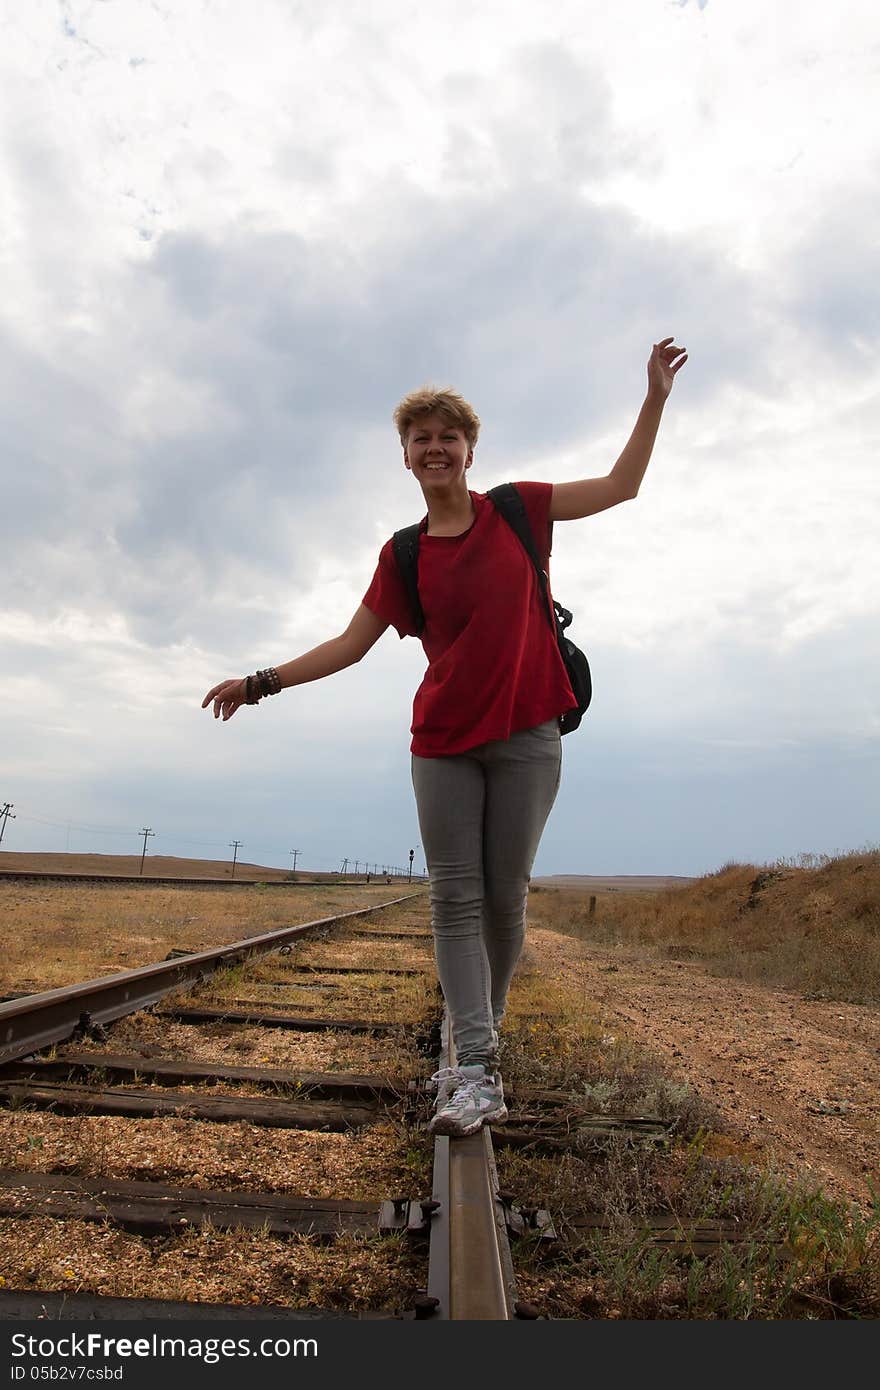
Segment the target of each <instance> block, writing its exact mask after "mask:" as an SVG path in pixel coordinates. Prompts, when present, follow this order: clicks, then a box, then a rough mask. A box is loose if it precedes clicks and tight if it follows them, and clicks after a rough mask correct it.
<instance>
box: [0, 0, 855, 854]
mask: <svg viewBox="0 0 880 1390" xmlns="http://www.w3.org/2000/svg"><path fill="white" fill-rule="evenodd" d="M2 38H3V42H2V45H0V55H2V56H0V90H2V92H3V93H4V96H3V106H4V111H3V123H2V160H0V200H2V211H3V215H2V228H0V237H2V240H0V247H2V250H0V256H2V297H0V352H2V359H3V366H2V371H0V398H2V408H3V415H4V422H3V452H2V464H0V467H2V494H0V495H2V509H0V528H2V546H3V559H4V565H3V573H4V585H3V599H4V603H3V610H2V613H0V693H2V698H3V711H4V713H3V719H2V734H0V809H2V805H3V804H4V803H5V802H11V803H13V805H14V810H15V816H16V819H15V820H14V821H12V820H10V821H9V822H8V823H7V829H6V834H5V836H4V840H3V849H4V850H6V849H9V850H13V849H14V850H37V849H39V850H64V849H68V848H69V849H70V850H73V851H86V850H89V851H101V852H106V853H135V852H138V851H139V849H140V846H141V843H142V841H141V839H140V837H139V835H138V831H139V829H140V828H141V827H145V826H149V827H152V828H153V829H154V830H155V832H156V835H155V838H153V839H152V840H151V841H150V846H149V848H150V851H151V852H153V853H156V854H158V853H168V854H180V855H187V856H190V855H192V856H203V855H204V856H208V857H212V858H213V857H218V858H227V857H231V850H230V848H229V846H230V842H231V841H233V840H235V839H238V840H240V841H241V842H242V847H241V849H240V851H239V856H240V857H242V858H245V859H249V860H252V861H255V862H262V863H266V864H270V863H271V864H280V865H287V864H289V863H290V856H289V851H290V850H292V849H294V848H296V849H298V850H300V852H301V853H300V857H299V863H300V866H301V867H302V866H303V865H305V866H307V867H308V866H311V867H314V868H316V869H317V868H325V867H338V866H339V865H340V864H341V862H342V859H343V857H348V858H349V860H351V861H354V860H359V861H361V862H363V861H365V860H370V861H377V862H381V863H392V864H405V863H406V862H407V854H408V850H409V849H410V848H414V849H415V850H416V866H417V867H419V862H420V859H421V847H420V845H419V843H418V830H417V823H416V819H415V813H414V807H413V802H412V792H411V788H410V783H409V752H408V748H409V733H408V730H409V722H410V709H411V701H412V694H413V691H414V689H415V687H416V685H417V684H418V682H419V680H420V678H421V673H422V670H423V668H424V657H423V654H422V651H421V647H420V646H419V644H418V643H417V642H415V641H413V640H408V641H405V642H400V641H399V639H398V638H397V636H396V634H395V633H394V632H393V631H389V632H388V633H386V634H385V636H384V637H383V638H382V639H381V640H380V642H379V643H378V644H377V646H376V647H375V648H374V649H373V651H372V652H371V653H370V654H369V656H368V657H367V658H366V660H365V661H364V662H363V663H361V664H360V665H358V666H356V667H354V668H353V669H352V670H349V671H347V672H344V673H342V674H340V675H338V676H335V677H332V678H330V679H329V680H327V681H324V682H320V683H318V684H316V685H312V686H307V687H301V688H300V689H298V690H292V691H286V692H284V693H283V694H282V695H281V696H280V697H279V698H278V699H277V700H275V699H273V700H270V701H266V702H264V703H263V704H262V705H260V706H259V707H258V708H256V709H244V710H242V711H240V712H239V713H238V714H237V715H236V716H235V718H234V719H233V720H232V721H231V722H230V723H228V724H226V725H222V724H219V723H215V722H214V721H213V719H211V718H210V716H209V714H208V713H207V712H203V711H202V710H201V709H200V703H201V699H202V697H203V695H204V693H205V691H206V690H207V689H208V688H209V687H210V686H211V685H213V684H214V683H215V682H216V681H218V680H220V679H222V678H223V677H226V676H237V675H241V674H243V673H245V672H246V671H249V670H253V669H254V668H255V667H257V666H265V665H268V664H278V663H280V662H281V661H284V660H287V659H288V658H290V657H291V656H294V655H297V654H298V653H299V652H301V651H303V650H306V649H307V648H309V647H311V646H313V645H315V644H316V643H317V642H319V641H322V640H324V639H325V638H326V637H329V636H333V635H334V634H335V633H337V632H338V631H340V630H341V629H342V628H343V627H344V626H345V625H346V624H347V622H348V619H349V618H350V616H351V614H352V612H353V611H354V609H355V608H356V607H357V604H358V603H359V601H360V599H361V597H362V595H363V593H364V591H365V589H366V587H367V585H368V583H369V580H370V577H371V575H372V572H373V568H374V566H375V562H376V557H377V554H378V550H379V548H380V546H381V544H382V543H383V541H384V540H385V539H386V538H387V537H388V536H389V535H390V533H391V532H392V531H393V530H394V529H395V528H396V527H397V526H401V525H405V524H407V523H409V522H410V521H414V520H417V519H418V518H419V516H420V515H422V512H423V507H422V499H421V495H420V493H419V492H418V489H417V487H416V485H415V484H414V483H413V480H412V478H411V477H410V475H409V474H408V473H407V472H406V471H405V470H404V468H403V466H402V462H401V453H400V448H399V445H398V442H397V440H396V437H395V434H394V430H393V426H392V423H391V413H392V410H393V408H394V406H395V404H396V402H397V401H398V399H399V398H400V397H401V396H402V395H403V394H404V393H405V392H406V391H408V390H410V389H412V388H413V387H415V386H417V385H420V384H422V383H423V382H426V381H433V382H435V383H437V384H440V385H445V384H447V383H450V384H452V385H454V386H456V387H457V388H458V389H459V390H461V391H463V392H464V394H465V395H466V396H467V397H468V398H469V399H470V400H472V401H473V403H474V405H475V406H476V408H477V411H478V413H479V415H480V417H481V419H482V421H483V428H482V433H481V437H480V442H479V445H478V447H477V452H476V459H475V465H474V468H473V470H472V473H471V475H470V477H471V486H472V487H475V488H477V489H480V490H482V489H485V488H488V487H490V486H492V485H493V484H495V483H498V482H502V481H505V480H507V479H518V478H535V479H544V480H547V481H550V482H556V481H559V482H561V481H565V480H569V479H573V478H578V477H582V476H590V475H594V474H601V473H605V472H607V470H608V468H609V467H610V466H611V465H612V464H613V462H614V460H615V458H616V457H617V454H618V453H619V451H620V449H621V448H622V446H623V444H624V443H625V441H626V439H627V437H628V435H629V432H630V429H631V428H632V425H633V423H634V420H635V416H636V414H637V412H638V408H639V405H640V404H641V401H642V398H643V393H644V388H645V363H646V361H647V357H648V354H649V352H650V348H651V344H652V342H654V341H656V340H657V339H658V338H660V337H662V336H665V335H667V334H674V335H675V336H676V341H677V342H679V343H681V344H683V345H685V346H686V347H687V349H688V351H689V353H690V360H689V361H688V363H687V365H686V366H685V368H684V370H683V371H682V372H681V373H680V375H679V377H678V379H677V382H676V386H675V389H674V391H673V393H672V396H671V398H670V400H669V403H668V405H667V409H666V412H665V416H664V419H663V422H662V424H661V430H660V436H659V439H658V444H657V447H656V449H655V453H654V458H653V460H652V463H651V467H650V469H649V473H648V476H647V478H646V481H645V483H644V485H643V488H642V491H641V493H640V496H639V498H638V499H637V500H636V501H635V502H630V503H626V504H624V505H623V506H620V507H617V508H614V509H613V510H612V511H610V512H607V513H604V514H603V515H600V516H598V517H594V518H591V519H588V520H585V521H582V522H570V523H564V524H559V525H558V526H557V527H556V535H555V544H554V556H553V565H554V568H553V583H554V589H555V591H556V593H557V596H558V597H559V598H561V599H562V601H563V602H564V603H565V604H566V605H567V606H568V607H570V608H572V609H573V610H574V612H575V616H576V622H575V626H574V628H573V629H572V634H573V635H574V636H575V638H576V640H578V641H579V643H580V645H581V646H583V647H584V649H585V650H586V651H587V653H588V655H589V657H590V661H591V665H592V668H593V678H594V688H595V695H594V702H593V707H592V709H591V710H590V712H589V714H588V715H587V717H586V719H585V720H584V723H583V725H582V726H581V728H580V730H578V731H577V732H576V733H573V734H571V735H570V736H568V737H566V739H565V740H564V744H563V748H564V761H565V773H564V785H563V789H562V791H561V793H560V796H559V799H558V801H557V804H556V807H555V809H554V811H553V813H552V816H551V820H550V822H549V825H548V828H547V831H546V834H545V837H544V842H543V845H542V847H541V850H540V852H539V857H538V861H537V864H536V870H535V871H536V873H555V872H569V873H600V874H611V873H643V874H644V873H679V874H692V873H701V872H704V871H706V870H711V869H714V868H717V867H718V866H719V865H721V864H722V863H724V862H726V861H727V860H730V859H740V860H743V859H746V860H751V861H757V862H761V863H763V862H768V861H772V860H775V859H776V858H778V857H781V856H784V857H794V856H798V855H801V854H805V853H823V852H828V853H830V852H833V851H835V850H846V849H853V848H858V847H860V846H863V845H865V844H876V843H877V841H878V839H880V835H878V828H877V827H878V812H880V793H878V786H880V778H878V756H877V755H878V733H880V721H878V685H880V680H878V670H880V665H878V650H877V649H878V621H877V619H878V607H880V603H878V596H880V585H878V562H877V535H878V533H880V518H878V502H877V495H878V494H877V485H876V466H877V464H876V460H877V456H878V434H880V403H878V391H877V386H878V378H880V372H878V365H877V349H878V325H880V302H878V301H880V244H878V239H877V227H878V225H880V207H878V201H880V200H878V186H880V185H878V177H877V176H878V152H880V126H878V123H877V120H876V92H877V87H878V69H880V26H878V23H877V17H876V5H875V3H874V0H838V3H836V4H834V5H830V4H828V3H827V0H825V2H824V3H816V0H801V2H800V3H798V4H797V5H796V6H795V5H793V4H792V5H787V4H783V3H780V4H776V5H768V4H767V3H766V0H621V3H619V4H614V5H610V4H608V3H607V0H603V3H598V0H532V3H531V4H529V5H522V6H514V5H510V4H509V3H506V0H504V3H502V0H489V2H488V3H486V2H485V0H484V2H483V3H480V2H479V0H478V3H476V4H474V3H473V2H472V0H450V2H449V3H448V4H447V5H446V6H445V7H444V9H443V17H442V20H441V19H438V18H437V12H436V11H432V10H431V9H430V7H427V8H426V7H416V6H413V5H411V4H409V3H404V0H372V3H371V4H370V5H369V6H362V5H357V4H355V3H353V0H322V3H321V4H317V3H315V4H309V3H305V0H251V3H249V4H248V5H247V6H244V5H242V4H241V3H239V0H186V3H184V4H179V5H178V4H171V3H170V0H162V2H161V3H160V0H34V3H32V4H28V5H26V6H25V5H16V6H12V5H9V6H6V7H5V13H4V17H3V31H2Z"/></svg>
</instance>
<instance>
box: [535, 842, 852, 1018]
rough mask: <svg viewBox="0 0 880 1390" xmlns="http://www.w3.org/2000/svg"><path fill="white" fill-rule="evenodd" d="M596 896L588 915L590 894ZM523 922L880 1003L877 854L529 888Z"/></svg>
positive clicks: (768, 981)
mask: <svg viewBox="0 0 880 1390" xmlns="http://www.w3.org/2000/svg"><path fill="white" fill-rule="evenodd" d="M590 896H594V897H595V904H594V907H593V909H592V910H591V909H590V904H589V901H588V899H589V897H590ZM529 919H530V921H531V922H532V924H533V925H534V926H536V927H549V928H551V929H553V930H555V931H561V932H563V933H565V934H566V935H570V936H574V937H576V938H577V939H578V940H581V941H585V942H595V943H596V944H599V945H603V946H619V947H622V948H637V949H644V950H648V951H650V952H655V953H656V954H658V955H661V956H674V957H678V958H680V959H694V960H700V961H701V962H702V963H703V964H704V965H705V966H707V967H708V968H709V969H712V970H713V971H715V972H716V973H718V974H721V975H730V976H734V977H737V978H740V979H744V980H749V981H751V982H753V983H761V984H765V985H770V986H773V987H775V988H779V989H792V990H797V991H799V992H800V993H802V994H805V995H807V996H808V997H810V998H815V999H839V1000H843V1001H847V1002H850V1003H856V1004H880V850H877V849H865V850H860V851H857V852H853V853H851V854H841V855H837V856H833V857H829V856H801V858H800V861H799V862H798V863H797V864H794V863H791V862H788V861H785V862H780V863H778V864H775V865H771V866H767V865H765V866H764V867H763V868H759V867H758V866H756V865H754V864H726V865H724V866H723V868H721V869H719V870H717V872H715V873H711V874H705V875H704V876H703V877H702V878H699V879H697V880H696V881H695V882H693V883H691V884H688V885H687V886H685V887H681V888H670V889H665V890H663V891H661V892H656V893H636V892H626V893H623V892H599V893H596V894H595V895H590V894H589V893H587V892H586V891H582V890H580V889H578V890H570V889H564V888H546V887H541V886H539V887H535V888H533V889H532V891H531V895H530V900H529Z"/></svg>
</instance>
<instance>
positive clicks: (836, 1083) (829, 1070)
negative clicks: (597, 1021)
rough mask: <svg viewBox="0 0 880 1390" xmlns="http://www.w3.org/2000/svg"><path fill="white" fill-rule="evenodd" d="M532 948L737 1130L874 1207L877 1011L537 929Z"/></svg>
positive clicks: (784, 1164)
mask: <svg viewBox="0 0 880 1390" xmlns="http://www.w3.org/2000/svg"><path fill="white" fill-rule="evenodd" d="M529 943H530V946H531V948H532V952H533V955H534V958H535V959H536V960H540V961H541V962H543V964H544V965H545V966H547V967H548V968H551V969H553V968H557V967H558V968H559V969H562V970H565V971H566V973H567V974H568V976H569V978H571V976H572V974H574V975H575V977H576V978H578V979H581V980H582V981H583V986H584V991H585V994H586V996H587V997H588V998H590V999H591V1000H594V1001H595V1002H596V1003H597V1004H598V1005H599V1006H600V1008H601V1011H602V1017H603V1021H604V1024H605V1026H607V1027H608V1029H609V1030H611V1031H616V1030H619V1031H620V1032H622V1033H623V1034H624V1035H625V1036H626V1037H627V1038H628V1039H629V1040H630V1041H632V1042H636V1043H640V1044H642V1045H644V1046H646V1047H648V1048H650V1049H651V1050H652V1051H654V1052H655V1053H657V1054H658V1055H659V1056H661V1057H663V1058H664V1059H665V1060H667V1061H668V1062H671V1063H672V1064H673V1065H674V1066H675V1067H676V1069H678V1070H679V1071H680V1072H681V1073H682V1075H683V1076H684V1077H686V1078H687V1080H688V1081H689V1082H690V1083H691V1084H692V1085H693V1087H694V1088H695V1089H696V1090H698V1091H699V1092H701V1093H702V1094H703V1095H707V1096H709V1097H710V1098H711V1099H712V1100H714V1102H715V1104H716V1105H717V1106H718V1109H719V1110H720V1112H721V1114H722V1115H723V1117H724V1120H725V1121H726V1124H727V1125H728V1126H729V1128H730V1130H731V1132H732V1133H733V1134H734V1135H736V1136H737V1137H738V1138H739V1139H741V1140H742V1141H744V1143H745V1144H747V1145H748V1146H749V1147H751V1148H752V1149H753V1152H754V1153H755V1155H756V1156H760V1157H761V1159H762V1160H763V1161H770V1162H771V1163H772V1164H773V1166H775V1167H776V1168H777V1169H778V1170H779V1171H781V1172H784V1173H786V1174H788V1175H790V1176H795V1175H797V1176H800V1177H804V1178H807V1179H808V1180H809V1179H813V1180H815V1181H816V1182H817V1183H818V1184H819V1185H821V1186H822V1187H823V1188H824V1189H825V1190H826V1191H827V1192H828V1193H829V1194H830V1195H834V1196H839V1197H843V1198H847V1199H850V1200H853V1201H856V1202H858V1203H859V1205H860V1206H862V1207H864V1208H867V1207H868V1205H869V1203H870V1200H871V1191H870V1187H871V1185H872V1184H873V1186H874V1188H875V1191H876V1190H880V1079H878V1078H880V1011H878V1010H875V1009H871V1008H868V1007H864V1006H862V1005H857V1004H837V1003H828V1002H823V1001H815V1000H805V999H803V998H801V997H800V996H799V995H796V994H790V993H785V992H783V991H777V990H770V989H765V988H763V987H760V986H757V985H750V984H747V983H744V982H742V981H737V980H729V979H723V978H719V977H716V976H713V975H709V974H707V973H706V971H705V969H704V968H702V967H701V966H699V965H696V964H694V963H693V962H691V961H675V960H669V961H664V960H660V961H658V960H655V959H651V958H649V957H646V956H640V955H638V954H637V953H635V952H631V953H627V952H625V951H624V950H622V949H621V948H620V947H617V948H615V949H614V950H609V949H603V948H602V947H595V946H586V945H584V944H582V943H579V942H576V941H573V940H572V939H571V938H566V937H560V936H559V935H557V934H555V933H553V932H550V931H541V930H537V929H535V930H530V933H529Z"/></svg>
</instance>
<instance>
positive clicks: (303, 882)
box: [0, 869, 423, 888]
mask: <svg viewBox="0 0 880 1390" xmlns="http://www.w3.org/2000/svg"><path fill="white" fill-rule="evenodd" d="M7 879H8V880H9V881H10V882H11V883H16V882H32V883H68V884H71V883H76V884H90V883H101V884H103V883H109V884H116V885H122V884H128V885H130V884H133V883H138V884H147V885H152V886H153V887H158V888H253V887H255V885H256V884H259V885H260V887H261V888H366V887H368V886H377V885H378V884H380V883H384V882H385V880H384V879H383V878H381V877H377V876H376V875H374V876H373V878H372V880H370V881H368V880H367V879H366V878H353V877H352V878H348V877H346V878H296V879H286V878H275V879H273V878H246V877H240V878H179V877H162V875H160V874H97V873H65V872H64V871H63V870H60V869H59V870H42V869H0V883H3V882H5V881H6V880H7ZM416 881H417V882H419V881H423V880H416ZM404 882H405V880H402V879H399V878H398V879H397V880H396V884H397V887H402V886H403V885H404ZM386 886H387V885H386Z"/></svg>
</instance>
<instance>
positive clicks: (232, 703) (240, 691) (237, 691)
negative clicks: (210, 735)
mask: <svg viewBox="0 0 880 1390" xmlns="http://www.w3.org/2000/svg"><path fill="white" fill-rule="evenodd" d="M246 695H247V688H246V685H245V680H244V677H242V678H241V680H229V681H221V682H220V684H219V685H215V686H214V688H213V689H212V690H209V691H208V693H207V695H206V696H205V698H204V700H203V701H202V709H207V708H208V705H209V704H210V703H211V701H212V700H213V701H214V718H215V719H219V718H220V715H221V714H222V715H223V719H224V720H227V719H231V718H232V716H233V715H234V714H235V711H236V710H237V709H238V707H239V705H244V704H247V700H246V698H245V697H246Z"/></svg>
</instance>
